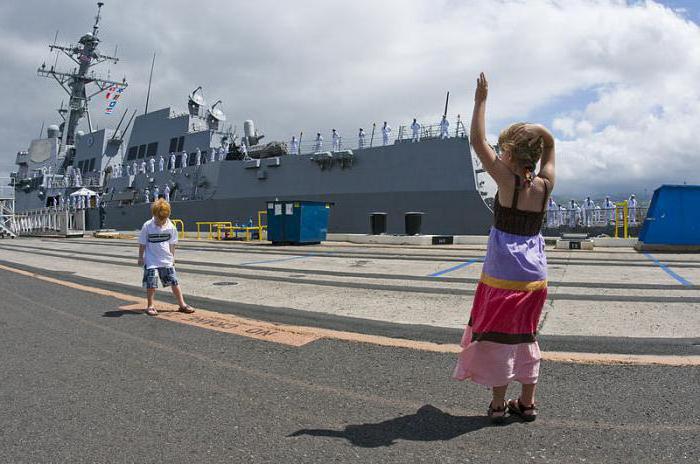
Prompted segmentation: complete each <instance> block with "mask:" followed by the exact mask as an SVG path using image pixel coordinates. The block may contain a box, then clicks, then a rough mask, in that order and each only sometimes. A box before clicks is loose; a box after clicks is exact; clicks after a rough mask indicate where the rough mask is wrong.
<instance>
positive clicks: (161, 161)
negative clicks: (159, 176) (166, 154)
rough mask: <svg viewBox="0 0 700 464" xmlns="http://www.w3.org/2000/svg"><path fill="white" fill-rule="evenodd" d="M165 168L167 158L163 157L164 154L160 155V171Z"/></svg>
mask: <svg viewBox="0 0 700 464" xmlns="http://www.w3.org/2000/svg"><path fill="white" fill-rule="evenodd" d="M163 169H165V158H163V155H160V158H158V172H163Z"/></svg>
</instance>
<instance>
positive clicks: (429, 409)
mask: <svg viewBox="0 0 700 464" xmlns="http://www.w3.org/2000/svg"><path fill="white" fill-rule="evenodd" d="M491 426H492V424H491V421H490V420H489V419H488V418H487V417H485V416H453V415H451V414H448V413H446V412H443V411H441V410H440V409H438V408H436V407H435V406H432V405H429V404H427V405H425V406H422V407H421V408H420V409H419V410H418V411H416V413H415V414H411V415H410V416H402V417H397V418H396V419H389V420H386V421H384V422H379V423H376V424H360V425H348V426H346V427H345V428H344V429H343V430H329V429H301V430H298V431H296V432H294V433H292V434H291V435H288V436H289V437H299V436H302V435H310V436H312V437H331V438H344V439H346V440H348V441H349V442H350V443H352V444H353V445H355V446H361V447H363V448H376V447H379V446H391V445H393V444H394V443H396V440H398V439H402V440H411V441H446V440H451V439H453V438H456V437H458V436H460V435H464V434H465V433H469V432H474V431H476V430H479V429H481V428H484V427H491Z"/></svg>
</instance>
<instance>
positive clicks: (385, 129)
mask: <svg viewBox="0 0 700 464" xmlns="http://www.w3.org/2000/svg"><path fill="white" fill-rule="evenodd" d="M390 135H391V127H390V126H389V124H387V123H386V121H384V125H383V126H382V143H383V144H384V145H389V136H390Z"/></svg>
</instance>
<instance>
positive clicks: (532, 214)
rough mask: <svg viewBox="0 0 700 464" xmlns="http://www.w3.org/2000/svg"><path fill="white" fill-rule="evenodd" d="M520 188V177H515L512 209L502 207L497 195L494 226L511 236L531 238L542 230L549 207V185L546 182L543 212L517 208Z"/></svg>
mask: <svg viewBox="0 0 700 464" xmlns="http://www.w3.org/2000/svg"><path fill="white" fill-rule="evenodd" d="M520 188H521V183H520V177H519V176H515V189H514V190H513V201H512V202H511V205H510V208H508V207H506V206H502V205H501V203H500V202H499V201H498V193H496V198H495V199H494V203H493V216H494V226H495V227H496V229H498V230H501V231H503V232H506V233H509V234H515V235H525V236H528V237H530V236H533V235H537V234H539V233H540V229H541V228H542V222H543V221H544V216H545V214H546V210H545V208H546V206H547V193H548V192H547V183H546V182H545V184H544V200H543V201H542V211H524V210H521V209H518V208H517V206H518V195H519V193H520Z"/></svg>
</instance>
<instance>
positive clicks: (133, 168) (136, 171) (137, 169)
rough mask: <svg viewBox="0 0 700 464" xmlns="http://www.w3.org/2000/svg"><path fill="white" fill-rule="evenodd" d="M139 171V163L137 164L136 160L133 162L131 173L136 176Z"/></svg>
mask: <svg viewBox="0 0 700 464" xmlns="http://www.w3.org/2000/svg"><path fill="white" fill-rule="evenodd" d="M138 173H139V165H138V164H136V161H134V162H133V163H131V175H133V176H135V175H136V174H138Z"/></svg>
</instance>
